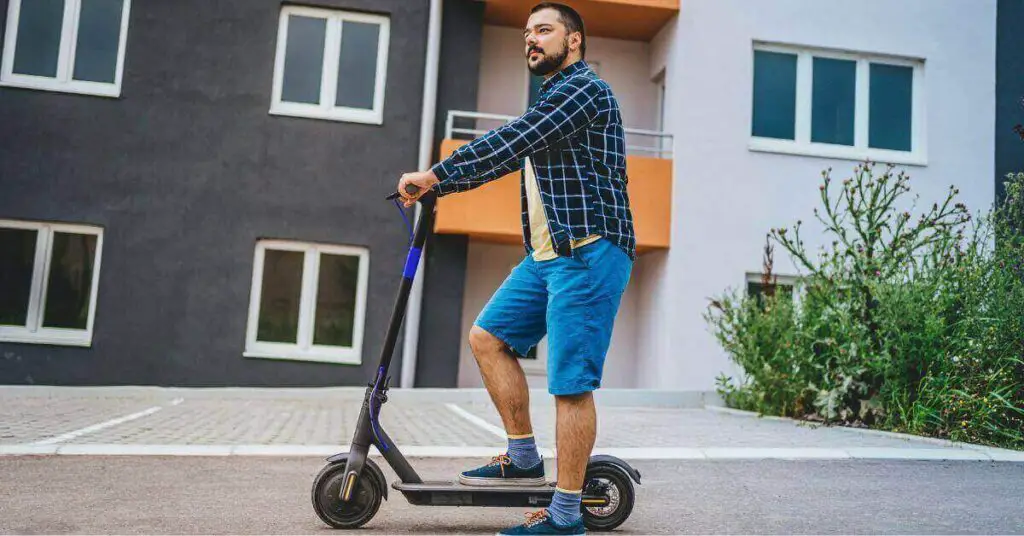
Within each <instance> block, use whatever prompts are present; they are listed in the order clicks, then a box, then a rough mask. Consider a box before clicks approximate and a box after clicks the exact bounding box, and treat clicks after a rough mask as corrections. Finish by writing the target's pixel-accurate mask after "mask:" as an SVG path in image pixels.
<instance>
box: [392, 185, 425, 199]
mask: <svg viewBox="0 0 1024 536" xmlns="http://www.w3.org/2000/svg"><path fill="white" fill-rule="evenodd" d="M418 191H420V187H419V186H416V185H415V184H406V185H405V193H407V194H409V195H416V192H418ZM398 197H399V195H398V192H394V193H392V194H391V195H389V196H387V197H385V199H387V200H388V201H391V200H392V199H398Z"/></svg>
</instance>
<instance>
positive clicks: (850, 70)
mask: <svg viewBox="0 0 1024 536" xmlns="http://www.w3.org/2000/svg"><path fill="white" fill-rule="evenodd" d="M856 92H857V62H855V61H850V60H835V59H830V58H814V89H813V91H812V97H811V141H814V142H820V143H835V144H838V145H851V146H852V145H853V109H854V106H855V102H856V99H855V95H856Z"/></svg>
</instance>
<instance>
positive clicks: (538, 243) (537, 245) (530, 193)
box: [523, 158, 601, 261]
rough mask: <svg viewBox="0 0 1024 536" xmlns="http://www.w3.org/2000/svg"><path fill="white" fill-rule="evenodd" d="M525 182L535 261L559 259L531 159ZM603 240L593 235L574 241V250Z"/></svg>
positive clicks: (527, 166)
mask: <svg viewBox="0 0 1024 536" xmlns="http://www.w3.org/2000/svg"><path fill="white" fill-rule="evenodd" d="M523 170H524V173H523V181H524V182H525V185H526V213H527V216H528V217H529V219H530V246H531V247H533V260H535V261H549V260H551V259H556V258H558V254H557V253H555V247H554V244H553V243H552V241H551V233H550V231H548V217H547V215H545V214H544V204H543V202H542V201H541V199H540V189H539V188H538V187H537V177H536V176H535V175H534V174H533V165H532V164H531V162H530V159H529V158H527V159H526V163H525V165H524V167H523ZM599 238H601V235H598V234H592V235H590V236H588V237H586V238H584V239H582V240H573V241H572V242H571V245H572V247H573V249H575V248H578V247H582V246H585V245H587V244H589V243H591V242H594V241H596V240H597V239H599Z"/></svg>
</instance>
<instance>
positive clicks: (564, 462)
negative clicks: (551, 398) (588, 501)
mask: <svg viewBox="0 0 1024 536" xmlns="http://www.w3.org/2000/svg"><path fill="white" fill-rule="evenodd" d="M555 405H556V411H557V413H558V417H557V424H556V428H555V442H556V443H555V444H556V448H557V449H558V487H559V488H561V489H563V490H566V491H578V490H582V489H583V477H584V475H585V474H586V471H587V461H588V460H589V459H590V451H591V450H593V448H594V440H595V438H596V437H597V410H596V409H595V408H594V396H593V393H590V392H588V393H584V394H581V395H572V396H556V397H555Z"/></svg>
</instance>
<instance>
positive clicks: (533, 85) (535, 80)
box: [530, 73, 544, 105]
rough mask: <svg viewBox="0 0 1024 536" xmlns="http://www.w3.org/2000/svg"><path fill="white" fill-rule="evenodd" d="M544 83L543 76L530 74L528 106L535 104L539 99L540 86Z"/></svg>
mask: <svg viewBox="0 0 1024 536" xmlns="http://www.w3.org/2000/svg"><path fill="white" fill-rule="evenodd" d="M543 83H544V77H543V76H537V75H535V74H533V73H530V105H533V103H535V102H537V97H540V86H541V85H542V84H543Z"/></svg>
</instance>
